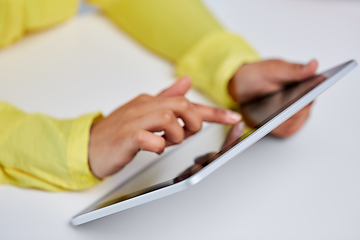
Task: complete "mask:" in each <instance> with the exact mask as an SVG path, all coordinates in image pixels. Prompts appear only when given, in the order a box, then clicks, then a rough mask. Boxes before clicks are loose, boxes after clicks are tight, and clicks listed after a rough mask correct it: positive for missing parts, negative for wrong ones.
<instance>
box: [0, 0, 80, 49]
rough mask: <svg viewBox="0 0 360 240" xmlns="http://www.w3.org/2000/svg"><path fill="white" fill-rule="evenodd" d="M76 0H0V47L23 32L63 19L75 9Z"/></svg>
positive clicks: (72, 13) (17, 37) (42, 27)
mask: <svg viewBox="0 0 360 240" xmlns="http://www.w3.org/2000/svg"><path fill="white" fill-rule="evenodd" d="M77 5H78V0H0V48H1V47H5V46H7V45H9V44H11V43H13V42H15V41H16V40H18V39H19V38H21V37H22V36H23V35H24V34H25V33H27V32H31V31H38V30H43V29H45V28H49V27H51V26H53V25H55V24H58V23H60V22H63V21H65V20H66V19H68V18H70V17H71V16H73V15H74V14H75V13H76V11H77V7H78V6H77Z"/></svg>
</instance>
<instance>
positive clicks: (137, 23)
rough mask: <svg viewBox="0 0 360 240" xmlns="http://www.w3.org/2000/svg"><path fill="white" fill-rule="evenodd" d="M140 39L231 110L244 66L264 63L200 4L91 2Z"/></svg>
mask: <svg viewBox="0 0 360 240" xmlns="http://www.w3.org/2000/svg"><path fill="white" fill-rule="evenodd" d="M88 2H90V3H93V4H96V5H98V6H99V7H100V8H101V9H102V11H103V13H104V14H105V15H106V16H108V17H109V18H110V19H111V20H112V21H113V22H114V23H115V24H117V25H118V26H119V27H121V28H122V29H123V30H124V31H126V32H128V33H129V34H130V35H131V36H133V37H134V38H135V39H136V40H137V41H139V42H140V43H141V44H143V45H144V46H146V47H147V48H149V49H151V50H152V51H154V52H156V53H157V54H160V55H162V56H164V57H165V58H167V59H169V60H171V61H172V62H174V63H175V67H176V74H177V76H183V75H189V76H191V77H192V79H193V83H194V86H195V87H196V88H198V89H199V90H201V91H203V92H204V93H205V94H207V95H209V96H210V97H211V98H213V99H214V100H215V101H216V102H218V103H219V104H221V105H222V106H225V107H231V106H232V105H233V104H234V102H233V100H232V98H231V97H230V95H229V94H228V90H227V86H228V82H229V80H230V79H231V77H232V76H233V75H234V73H235V72H236V70H237V69H238V68H239V67H240V66H241V65H242V64H244V63H247V62H254V61H258V60H259V56H258V55H257V53H256V52H255V51H254V50H253V49H252V48H251V47H250V46H249V44H248V43H247V42H246V41H245V40H243V39H242V38H241V37H239V36H237V35H235V34H232V33H229V32H227V31H225V30H224V29H223V28H222V27H221V26H220V24H219V23H218V22H217V21H216V20H215V19H214V18H213V16H212V15H211V14H210V13H209V12H208V11H207V9H206V8H205V7H204V6H203V4H202V3H201V1H199V0H88Z"/></svg>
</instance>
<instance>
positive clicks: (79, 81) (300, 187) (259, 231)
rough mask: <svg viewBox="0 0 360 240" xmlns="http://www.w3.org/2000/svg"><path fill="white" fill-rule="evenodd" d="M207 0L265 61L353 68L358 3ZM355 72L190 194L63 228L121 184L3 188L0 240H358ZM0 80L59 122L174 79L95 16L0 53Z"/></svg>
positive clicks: (6, 90) (22, 101) (4, 95)
mask: <svg viewBox="0 0 360 240" xmlns="http://www.w3.org/2000/svg"><path fill="white" fill-rule="evenodd" d="M206 2H207V4H208V6H209V7H210V8H211V10H212V11H213V12H214V14H215V15H216V16H217V17H218V18H219V19H220V20H221V22H223V24H224V25H225V26H226V27H228V28H229V29H231V30H232V31H234V32H237V33H241V34H242V35H243V36H245V37H246V38H247V39H248V40H249V42H251V43H252V44H253V46H255V47H256V49H257V50H258V51H259V52H260V53H261V54H262V55H263V56H264V58H270V57H281V58H286V59H288V60H297V61H302V62H306V61H308V60H310V59H311V58H313V57H316V58H317V59H318V60H319V62H320V71H321V70H324V69H326V68H329V67H332V66H333V65H336V64H338V63H341V62H343V61H346V60H349V59H352V58H355V59H357V60H358V61H360V45H359V42H360V31H359V23H360V14H359V13H360V2H356V1H325V0H324V1H300V0H288V1H284V0H283V1H280V0H272V1H269V0H268V1H266V0H253V1H230V0H227V1H221V2H220V1H216V0H211V1H206ZM54 46H55V47H54ZM359 69H360V68H359V67H358V68H357V69H356V70H354V71H353V72H352V73H351V74H349V75H348V76H346V78H345V79H343V80H341V81H340V82H339V83H338V84H336V85H335V86H334V87H332V88H331V89H329V90H328V91H327V92H325V93H324V94H323V95H321V97H320V98H319V99H318V100H317V101H316V103H315V106H314V111H313V113H312V115H311V117H310V119H309V121H308V122H307V123H306V125H305V126H304V128H303V129H302V130H301V131H300V132H299V133H298V134H297V135H295V136H294V137H291V138H289V139H286V140H279V139H275V138H271V137H266V138H265V139H263V140H261V141H260V142H259V143H257V144H256V145H254V146H253V147H251V148H250V149H249V150H247V151H245V152H244V153H243V154H241V155H239V156H238V157H236V158H235V159H234V160H232V161H231V162H230V163H228V164H226V165H225V166H224V167H222V168H221V169H220V170H219V171H217V172H216V173H214V174H212V175H210V176H209V177H208V178H207V179H205V180H204V181H203V182H200V183H199V184H198V185H197V186H195V187H193V188H191V189H189V190H187V191H184V192H182V193H179V194H176V195H173V196H170V197H168V198H165V199H161V200H159V201H155V202H153V203H149V204H147V205H143V206H140V207H137V208H134V209H131V210H128V211H125V212H122V213H119V214H115V215H112V216H109V217H107V218H104V219H101V220H98V221H94V222H92V223H89V224H85V225H83V226H81V227H77V228H74V227H71V226H70V225H69V223H68V222H69V219H70V218H71V217H72V216H73V215H74V214H76V213H78V212H79V211H80V210H82V209H83V208H84V207H86V206H87V205H89V204H90V203H92V202H94V201H95V200H96V199H98V198H99V197H101V196H102V195H104V194H105V193H107V192H109V191H110V190H111V189H113V188H114V187H115V186H116V184H117V183H118V181H119V180H121V178H122V176H121V174H117V175H116V176H114V177H112V178H110V179H108V180H106V181H104V182H103V183H101V184H99V185H98V186H96V187H94V188H92V189H89V190H87V191H83V192H66V193H48V192H43V191H37V190H27V189H20V188H16V187H12V186H0V239H69V240H70V239H359V238H360V227H359V226H360V204H359V203H360V174H359V172H360V171H359V170H360V150H359V148H360V140H359V135H360V127H359V126H358V124H359V122H360V107H359V104H360V94H359V90H360V70H359ZM0 79H1V81H0V98H1V99H2V100H6V101H9V102H11V103H13V104H15V105H17V106H19V107H20V108H22V109H24V110H25V111H30V112H34V111H36V112H44V113H47V114H50V115H53V116H55V117H61V118H64V117H75V116H78V115H80V114H83V113H86V112H91V111H95V110H101V111H103V112H104V113H105V114H108V113H110V112H111V111H112V110H113V109H115V108H116V107H117V106H119V105H121V104H122V103H124V102H126V101H128V100H129V99H131V98H132V97H134V96H136V95H138V94H139V93H140V92H148V93H156V92H157V91H158V90H160V89H163V88H164V87H165V86H166V85H169V84H170V83H171V81H172V80H173V79H174V77H173V68H172V66H171V65H170V64H169V63H168V62H166V61H165V60H163V59H161V58H159V57H157V56H155V55H153V54H152V53H149V52H148V51H146V50H144V49H143V48H142V47H140V46H139V45H138V44H137V43H135V42H134V41H133V40H132V39H131V38H129V37H128V36H127V35H125V34H124V33H122V32H121V31H119V30H118V29H117V28H116V27H114V26H113V25H112V24H111V23H110V22H109V21H107V20H106V19H105V18H103V17H102V16H100V15H97V14H95V13H90V14H84V15H81V16H79V17H77V18H75V19H72V20H71V21H69V22H67V23H65V24H62V25H60V26H58V27H56V28H53V29H50V30H48V31H45V32H42V33H38V34H32V35H30V36H28V37H27V38H26V39H24V40H22V41H20V42H18V43H16V44H14V45H13V46H12V47H9V48H7V49H4V50H1V51H0ZM133 82H136V83H137V84H129V83H133ZM189 98H190V99H193V100H196V101H199V102H203V103H209V101H208V100H207V99H206V98H205V97H202V96H200V95H199V94H197V93H196V92H195V91H193V92H191V93H190V94H189Z"/></svg>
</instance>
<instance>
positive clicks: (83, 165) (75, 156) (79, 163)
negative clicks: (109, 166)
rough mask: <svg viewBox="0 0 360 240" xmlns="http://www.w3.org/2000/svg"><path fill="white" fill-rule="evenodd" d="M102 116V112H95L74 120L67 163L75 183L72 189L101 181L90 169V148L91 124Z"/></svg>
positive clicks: (78, 188) (90, 185)
mask: <svg viewBox="0 0 360 240" xmlns="http://www.w3.org/2000/svg"><path fill="white" fill-rule="evenodd" d="M102 117H103V116H102V115H101V113H93V114H88V115H84V116H81V117H79V118H77V119H75V120H74V122H73V125H72V127H71V132H70V136H69V141H68V146H67V165H68V168H69V172H70V176H71V178H72V182H73V185H74V187H73V189H72V190H80V189H85V188H89V187H92V186H94V185H95V184H96V183H98V182H100V180H99V179H98V178H96V177H95V176H94V174H93V173H92V172H91V170H90V167H89V163H88V157H89V156H88V149H89V138H90V128H91V125H92V124H93V123H95V122H97V121H98V120H100V119H101V118H102Z"/></svg>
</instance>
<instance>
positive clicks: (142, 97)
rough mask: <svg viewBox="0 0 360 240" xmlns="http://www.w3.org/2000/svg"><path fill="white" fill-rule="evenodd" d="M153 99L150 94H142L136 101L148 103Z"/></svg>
mask: <svg viewBox="0 0 360 240" xmlns="http://www.w3.org/2000/svg"><path fill="white" fill-rule="evenodd" d="M150 98H151V96H150V95H148V94H144V93H143V94H140V95H139V96H138V97H137V98H136V99H138V100H140V101H148V100H149V99H150Z"/></svg>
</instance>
